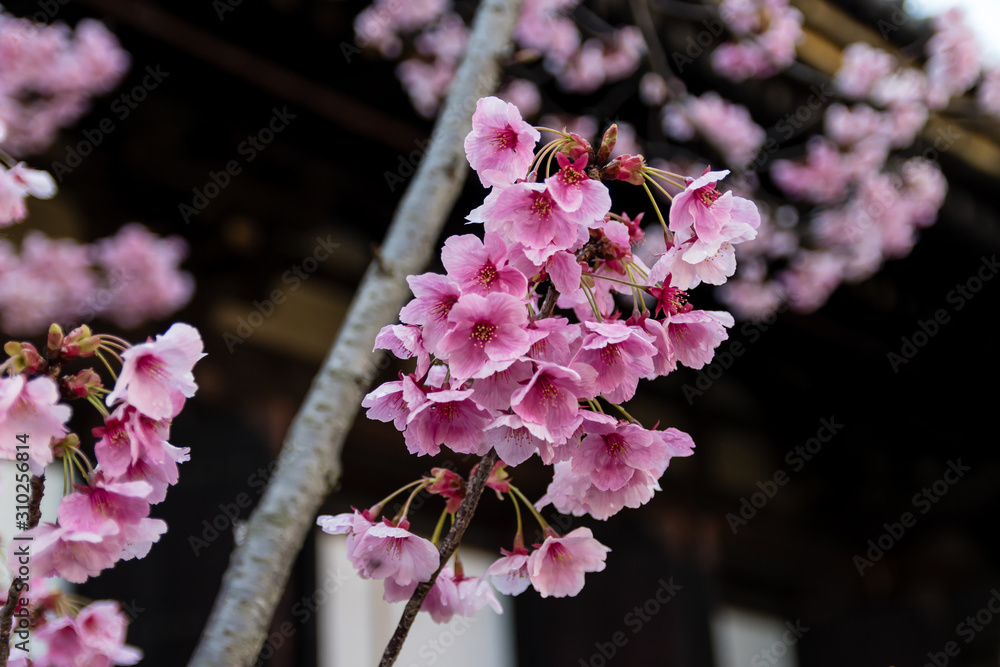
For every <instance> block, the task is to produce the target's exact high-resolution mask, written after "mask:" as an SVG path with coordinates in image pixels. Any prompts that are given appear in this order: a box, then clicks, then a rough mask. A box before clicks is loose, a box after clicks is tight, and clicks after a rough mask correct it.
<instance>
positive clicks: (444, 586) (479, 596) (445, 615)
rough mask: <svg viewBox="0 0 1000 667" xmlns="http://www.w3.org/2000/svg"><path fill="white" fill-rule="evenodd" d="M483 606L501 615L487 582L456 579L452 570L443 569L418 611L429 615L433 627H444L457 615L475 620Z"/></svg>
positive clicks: (461, 575) (497, 602)
mask: <svg viewBox="0 0 1000 667" xmlns="http://www.w3.org/2000/svg"><path fill="white" fill-rule="evenodd" d="M486 605H489V606H490V607H492V608H493V611H495V612H496V613H498V614H502V613H503V608H501V606H500V602H499V601H498V600H497V597H496V594H495V593H494V592H493V589H492V588H490V585H489V584H488V583H487V582H486V581H484V580H483V579H480V578H479V577H467V576H465V575H464V574H460V575H456V574H455V572H454V570H453V569H452V568H451V566H450V565H446V566H445V567H443V568H442V569H441V572H440V574H438V576H437V579H435V580H434V585H433V586H432V587H431V590H430V591H429V592H428V593H427V597H426V598H424V602H423V604H422V605H421V607H420V610H421V611H426V612H427V613H429V614H430V616H431V618H432V619H433V620H434V622H435V623H447V622H448V621H450V620H451V619H452V617H454V616H456V615H457V616H467V617H471V616H475V615H476V612H477V611H479V610H480V609H482V608H483V607H485V606H486Z"/></svg>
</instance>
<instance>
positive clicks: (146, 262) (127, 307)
mask: <svg viewBox="0 0 1000 667" xmlns="http://www.w3.org/2000/svg"><path fill="white" fill-rule="evenodd" d="M187 252H188V247H187V243H186V242H185V241H184V239H182V238H181V237H179V236H171V237H168V238H160V237H158V236H156V235H155V234H153V233H151V232H150V231H149V230H147V229H146V228H145V227H143V226H142V225H139V224H136V223H132V224H128V225H125V226H124V227H122V228H121V229H119V230H118V233H117V234H115V235H114V236H112V237H110V238H107V239H103V240H101V241H98V242H97V243H96V244H95V245H94V255H95V258H96V260H97V264H98V265H99V266H101V267H102V268H103V269H104V272H105V274H106V275H108V276H109V282H108V287H107V288H106V292H102V294H109V295H110V300H109V299H102V300H101V301H100V302H99V303H100V307H99V308H94V309H93V310H99V311H100V313H101V315H102V316H104V317H107V318H108V319H110V320H111V321H112V322H114V323H115V324H117V325H118V326H120V327H123V328H126V329H127V328H131V327H134V326H136V325H138V324H139V323H141V322H143V321H146V320H150V319H157V318H161V317H165V316H167V315H170V314H171V313H173V312H175V311H176V310H178V309H179V308H181V307H183V306H184V305H186V304H187V303H188V301H190V300H191V295H192V294H193V293H194V278H193V277H192V276H191V274H189V273H184V272H182V271H180V270H179V269H178V265H179V264H180V263H181V262H182V261H183V260H184V258H185V257H186V256H187ZM91 301H92V302H94V303H97V302H96V300H91ZM89 314H90V313H85V312H81V315H84V316H86V315H89Z"/></svg>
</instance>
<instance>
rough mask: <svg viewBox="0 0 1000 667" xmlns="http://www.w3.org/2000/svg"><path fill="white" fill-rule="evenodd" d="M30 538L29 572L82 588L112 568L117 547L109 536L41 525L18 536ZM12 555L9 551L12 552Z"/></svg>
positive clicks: (118, 552)
mask: <svg viewBox="0 0 1000 667" xmlns="http://www.w3.org/2000/svg"><path fill="white" fill-rule="evenodd" d="M22 535H24V536H28V537H31V538H32V539H33V540H34V542H33V543H32V560H31V567H32V571H33V572H36V573H37V576H41V577H53V576H55V577H61V578H63V579H65V580H66V581H69V582H72V583H74V584H82V583H83V582H85V581H86V580H87V579H88V578H89V577H94V576H97V575H98V574H99V573H100V572H101V570H104V569H107V568H109V567H111V566H112V565H114V564H115V562H116V561H117V560H118V558H119V555H120V550H121V549H120V546H119V544H118V543H117V542H116V541H115V540H113V539H107V538H108V537H109V536H110V533H107V532H102V533H96V532H91V531H86V530H73V529H71V528H65V527H62V526H57V525H56V524H54V523H43V524H40V525H38V526H37V527H35V528H32V529H31V530H28V531H26V532H24V533H22ZM12 551H13V549H12Z"/></svg>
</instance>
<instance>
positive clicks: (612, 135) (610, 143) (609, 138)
mask: <svg viewBox="0 0 1000 667" xmlns="http://www.w3.org/2000/svg"><path fill="white" fill-rule="evenodd" d="M617 141H618V124H617V123H615V124H613V125H612V126H611V127H609V128H608V129H607V131H606V132H605V133H604V138H603V139H601V148H600V150H598V151H597V164H599V165H601V164H604V163H605V162H607V161H608V159H609V158H610V157H611V151H613V150H614V149H615V143H616V142H617Z"/></svg>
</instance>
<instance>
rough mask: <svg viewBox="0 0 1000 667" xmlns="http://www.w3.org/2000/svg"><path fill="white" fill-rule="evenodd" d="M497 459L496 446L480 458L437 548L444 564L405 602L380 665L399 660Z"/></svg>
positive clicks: (466, 526)
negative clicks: (474, 473)
mask: <svg viewBox="0 0 1000 667" xmlns="http://www.w3.org/2000/svg"><path fill="white" fill-rule="evenodd" d="M496 462H497V453H496V450H494V449H490V451H489V452H487V453H486V456H484V457H483V459H482V460H481V461H480V462H479V468H478V469H477V470H476V475H475V477H473V478H472V480H471V481H470V482H469V488H468V491H467V492H466V494H465V499H464V500H462V504H461V505H459V507H458V511H457V512H456V513H455V524H454V525H453V526H452V527H451V530H449V531H448V534H447V535H446V536H445V538H444V541H443V542H441V546H440V547H439V548H438V553H439V554H440V555H441V564H440V565H439V566H438V569H437V571H436V572H435V573H434V574H433V575H431V578H430V581H425V582H423V583H421V584H419V585H418V586H417V589H416V590H415V591H413V596H412V597H411V598H410V601H409V602H407V603H406V607H405V608H404V609H403V615H402V616H401V617H400V619H399V624H398V625H396V631H395V632H393V633H392V637H391V638H390V639H389V643H388V644H387V645H386V647H385V652H384V653H383V654H382V661H381V662H380V663H379V667H392V665H393V663H395V662H396V658H398V657H399V652H400V651H401V650H402V648H403V642H404V641H406V635H407V634H409V632H410V626H412V625H413V621H414V620H415V619H416V618H417V613H418V612H419V611H420V605H422V604H423V603H424V598H426V597H427V594H428V593H429V592H430V590H431V587H433V586H434V582H435V581H436V580H437V578H438V575H439V574H441V570H443V569H444V567H445V565H447V564H448V560H449V559H450V558H451V556H452V554H454V553H455V549H457V548H458V545H459V544H460V543H461V541H462V536H463V535H465V530H466V528H468V527H469V523H470V522H471V521H472V515H473V514H475V513H476V507H477V506H478V505H479V499H480V498H481V497H482V495H483V491H484V490H486V480H488V479H489V477H490V473H491V472H492V471H493V466H494V465H495V464H496Z"/></svg>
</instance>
